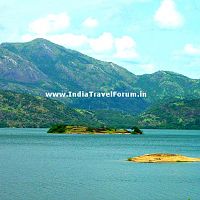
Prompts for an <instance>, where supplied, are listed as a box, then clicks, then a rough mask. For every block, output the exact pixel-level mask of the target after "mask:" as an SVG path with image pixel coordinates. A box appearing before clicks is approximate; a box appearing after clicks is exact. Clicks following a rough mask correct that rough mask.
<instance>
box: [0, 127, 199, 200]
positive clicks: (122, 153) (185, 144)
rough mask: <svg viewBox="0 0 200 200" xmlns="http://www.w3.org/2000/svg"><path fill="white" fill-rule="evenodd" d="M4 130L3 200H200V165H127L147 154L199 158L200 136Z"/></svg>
mask: <svg viewBox="0 0 200 200" xmlns="http://www.w3.org/2000/svg"><path fill="white" fill-rule="evenodd" d="M46 131H47V129H0V200H188V198H190V199H191V200H199V199H200V163H168V164H159V163H154V164H150V163H147V164H144V163H132V162H127V161H126V159H127V158H128V157H133V156H138V155H142V154H146V153H156V152H161V153H165V152H167V153H179V154H183V155H186V156H191V157H200V131H192V130H184V131H183V130H144V135H52V134H47V133H46Z"/></svg>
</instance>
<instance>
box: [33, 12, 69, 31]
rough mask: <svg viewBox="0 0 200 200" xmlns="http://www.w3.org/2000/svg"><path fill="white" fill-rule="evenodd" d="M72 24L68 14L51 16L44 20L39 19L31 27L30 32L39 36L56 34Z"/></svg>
mask: <svg viewBox="0 0 200 200" xmlns="http://www.w3.org/2000/svg"><path fill="white" fill-rule="evenodd" d="M69 24H70V20H69V17H68V15H67V14H66V13H60V14H49V15H47V16H46V17H44V18H39V19H37V20H35V21H33V22H32V23H31V24H30V25H29V30H30V31H31V32H32V33H36V34H38V35H45V34H47V33H51V32H56V31H60V30H63V29H65V28H67V27H68V26H69Z"/></svg>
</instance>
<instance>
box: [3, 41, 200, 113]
mask: <svg viewBox="0 0 200 200" xmlns="http://www.w3.org/2000/svg"><path fill="white" fill-rule="evenodd" d="M0 53H1V54H0V55H1V56H0V86H1V88H3V89H6V90H13V91H17V92H26V93H31V94H34V95H40V96H44V94H45V92H61V91H80V90H82V91H111V90H113V91H122V92H127V91H128V92H138V91H145V92H147V98H146V99H145V98H100V99H99V98H74V99H69V98H68V99H62V98H60V99H59V100H61V101H63V102H65V103H67V104H70V105H71V106H72V107H74V108H80V109H91V110H98V109H110V110H115V111H125V112H130V113H134V114H136V113H141V112H143V111H144V110H146V109H147V108H149V107H150V106H151V105H152V104H154V103H156V102H162V101H165V99H168V98H180V99H183V98H191V99H192V98H200V80H194V79H190V78H188V77H185V76H183V75H180V74H177V73H173V72H167V71H159V72H156V73H154V74H146V75H140V76H136V75H134V74H132V73H131V72H129V71H127V70H126V69H124V68H122V67H120V66H118V65H116V64H114V63H112V62H103V61H100V60H97V59H94V58H91V57H89V56H87V55H84V54H82V53H79V52H77V51H74V50H70V49H66V48H64V47H62V46H60V45H57V44H54V43H52V42H50V41H48V40H45V39H35V40H33V41H31V42H26V43H2V44H1V45H0Z"/></svg>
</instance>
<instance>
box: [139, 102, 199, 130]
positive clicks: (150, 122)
mask: <svg viewBox="0 0 200 200" xmlns="http://www.w3.org/2000/svg"><path fill="white" fill-rule="evenodd" d="M135 123H136V124H137V125H138V126H140V127H145V128H170V129H200V99H194V100H179V101H175V102H169V103H166V104H159V105H155V106H153V107H152V108H150V109H149V110H148V111H146V112H144V113H143V114H141V115H140V116H139V117H137V119H136V121H135Z"/></svg>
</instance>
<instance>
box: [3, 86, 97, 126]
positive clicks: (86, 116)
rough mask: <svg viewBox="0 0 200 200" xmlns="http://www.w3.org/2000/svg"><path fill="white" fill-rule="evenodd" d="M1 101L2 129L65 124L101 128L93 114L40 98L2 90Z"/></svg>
mask: <svg viewBox="0 0 200 200" xmlns="http://www.w3.org/2000/svg"><path fill="white" fill-rule="evenodd" d="M0 99H1V101H0V127H50V126H51V125H53V124H63V123H65V124H76V125H77V124H78V125H79V124H80V125H84V124H86V125H91V126H92V125H96V126H97V127H98V126H101V123H100V122H98V120H97V119H96V118H95V116H94V115H93V114H92V113H88V112H86V111H85V112H80V111H77V110H75V109H71V108H69V107H67V106H66V105H64V104H63V103H61V102H58V101H54V100H51V99H47V98H43V97H40V96H32V95H29V94H19V93H15V92H11V91H3V90H0Z"/></svg>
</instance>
